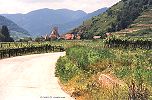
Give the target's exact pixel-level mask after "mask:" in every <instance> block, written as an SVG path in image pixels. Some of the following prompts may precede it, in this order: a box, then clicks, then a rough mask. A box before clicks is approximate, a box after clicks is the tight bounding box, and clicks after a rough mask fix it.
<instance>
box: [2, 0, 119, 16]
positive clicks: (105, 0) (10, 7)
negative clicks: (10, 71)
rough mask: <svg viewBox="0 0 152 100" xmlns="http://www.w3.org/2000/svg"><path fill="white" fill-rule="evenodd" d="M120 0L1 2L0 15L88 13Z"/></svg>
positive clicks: (8, 0) (3, 0)
mask: <svg viewBox="0 0 152 100" xmlns="http://www.w3.org/2000/svg"><path fill="white" fill-rule="evenodd" d="M119 1H120V0H0V14H4V13H5V14H6V13H9V14H15V13H24V14H25V13H28V12H30V11H33V10H37V9H42V8H50V9H63V8H64V9H70V10H83V11H85V12H87V13H90V12H93V11H96V10H97V9H100V8H102V7H110V6H112V5H114V4H115V3H117V2H119Z"/></svg>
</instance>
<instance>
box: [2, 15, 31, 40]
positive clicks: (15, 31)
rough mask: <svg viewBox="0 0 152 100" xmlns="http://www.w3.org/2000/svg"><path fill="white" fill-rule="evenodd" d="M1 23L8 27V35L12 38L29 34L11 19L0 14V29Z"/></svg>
mask: <svg viewBox="0 0 152 100" xmlns="http://www.w3.org/2000/svg"><path fill="white" fill-rule="evenodd" d="M3 25H5V26H7V27H8V29H9V31H10V35H11V36H12V37H13V38H17V37H24V36H29V34H28V32H27V31H26V30H25V29H23V28H21V27H19V26H18V25H17V24H15V23H14V22H13V21H11V20H9V19H7V18H5V17H4V16H0V29H1V28H2V26H3Z"/></svg>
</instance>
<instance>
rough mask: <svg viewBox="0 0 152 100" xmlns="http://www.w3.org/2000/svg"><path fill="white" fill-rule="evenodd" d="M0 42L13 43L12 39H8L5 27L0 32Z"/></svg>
mask: <svg viewBox="0 0 152 100" xmlns="http://www.w3.org/2000/svg"><path fill="white" fill-rule="evenodd" d="M0 41H1V42H14V40H13V38H11V37H10V34H9V30H8V28H7V26H5V25H3V26H2V29H1V32H0Z"/></svg>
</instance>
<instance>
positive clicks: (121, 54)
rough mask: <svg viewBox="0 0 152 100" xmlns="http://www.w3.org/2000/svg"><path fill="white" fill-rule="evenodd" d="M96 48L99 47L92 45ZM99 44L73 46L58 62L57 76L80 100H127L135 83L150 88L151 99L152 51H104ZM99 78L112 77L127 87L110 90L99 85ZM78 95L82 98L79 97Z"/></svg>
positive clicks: (112, 49) (108, 49)
mask: <svg viewBox="0 0 152 100" xmlns="http://www.w3.org/2000/svg"><path fill="white" fill-rule="evenodd" d="M92 44H96V45H92ZM103 47H104V46H103V43H101V42H99V41H94V42H89V43H88V44H87V45H85V44H83V43H81V45H80V44H79V45H74V46H73V47H70V48H68V49H67V50H66V56H65V57H61V58H60V59H59V60H58V63H57V66H56V75H57V76H58V77H59V79H60V81H61V83H62V84H63V85H64V87H66V90H67V91H68V92H70V91H71V89H73V92H72V93H71V94H72V95H74V96H75V97H76V98H77V100H88V99H89V100H113V99H114V100H115V99H117V100H128V93H129V86H130V84H131V82H132V80H134V81H135V83H136V85H137V86H139V84H140V83H142V84H143V85H144V87H146V88H148V91H150V93H149V94H150V95H151V96H152V92H151V91H152V74H151V73H152V67H151V66H152V56H151V55H152V51H151V50H141V49H137V50H125V49H114V48H111V49H110V48H103ZM100 74H112V75H113V76H116V77H117V78H119V79H121V80H122V81H123V82H124V83H125V84H127V87H123V88H122V87H115V88H113V89H112V90H107V89H105V88H103V87H101V84H99V83H98V77H99V75H100ZM78 94H79V96H78Z"/></svg>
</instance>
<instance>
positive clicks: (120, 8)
mask: <svg viewBox="0 0 152 100" xmlns="http://www.w3.org/2000/svg"><path fill="white" fill-rule="evenodd" d="M151 6H152V1H151V0H122V1H120V2H118V3H117V4H115V5H114V6H112V7H111V8H109V9H108V10H107V11H106V12H105V13H103V14H100V15H98V16H96V17H93V18H91V19H90V20H87V21H85V22H84V23H83V25H81V26H79V27H78V28H75V29H74V30H72V32H73V33H78V34H82V36H83V38H87V39H88V38H92V36H94V35H101V36H104V35H105V33H107V32H115V31H120V30H122V29H125V28H127V27H129V25H131V24H132V23H133V21H134V20H136V19H137V18H138V17H139V16H140V15H142V14H143V12H144V11H145V10H146V9H150V7H151Z"/></svg>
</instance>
